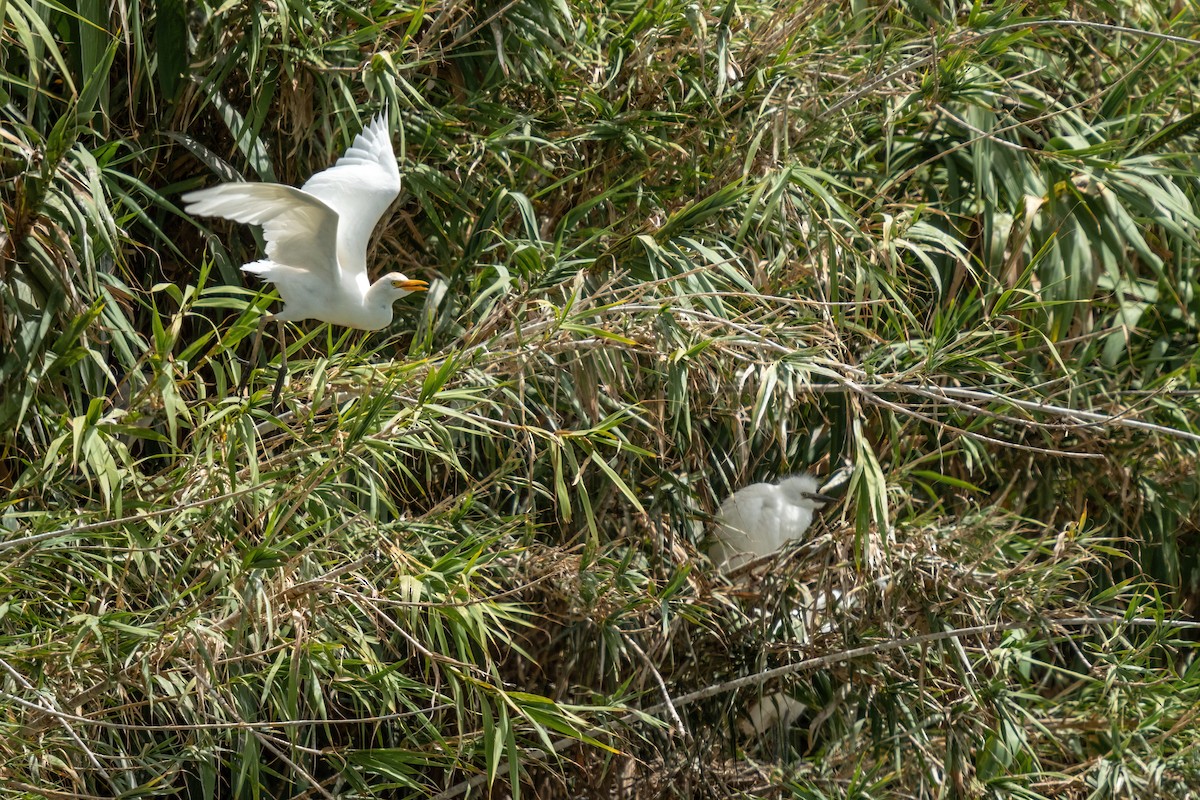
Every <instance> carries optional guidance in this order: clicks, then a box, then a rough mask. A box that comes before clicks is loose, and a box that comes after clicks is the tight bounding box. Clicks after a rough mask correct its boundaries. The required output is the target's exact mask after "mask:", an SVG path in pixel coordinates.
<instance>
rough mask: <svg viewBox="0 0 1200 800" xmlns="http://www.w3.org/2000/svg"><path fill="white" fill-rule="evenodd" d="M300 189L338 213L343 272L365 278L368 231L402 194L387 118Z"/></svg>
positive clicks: (380, 119) (374, 124) (376, 121)
mask: <svg viewBox="0 0 1200 800" xmlns="http://www.w3.org/2000/svg"><path fill="white" fill-rule="evenodd" d="M301 189H303V190H304V191H305V192H307V193H308V194H310V195H312V196H314V197H317V198H319V199H320V200H321V201H322V202H324V203H325V204H326V205H328V206H329V207H330V208H332V209H333V210H334V211H335V212H337V215H338V218H339V220H340V225H339V227H338V237H337V247H338V255H339V256H340V261H341V264H342V269H343V270H344V271H345V272H346V273H347V275H348V276H349V277H357V276H358V274H359V273H361V274H363V275H366V271H367V244H368V243H369V242H370V239H371V231H373V230H375V225H376V223H378V222H379V218H380V217H382V216H383V212H384V211H387V209H388V206H390V205H391V204H392V201H393V200H395V199H396V197H397V196H398V195H399V194H400V169H399V167H397V166H396V154H395V153H394V152H393V151H392V135H391V133H390V132H389V131H388V124H387V117H386V116H385V115H384V114H380V115H379V116H377V117H375V119H374V121H372V122H371V124H370V125H368V126H367V127H365V128H363V131H362V133H360V134H359V135H358V136H357V137H355V139H354V144H353V145H351V146H350V149H349V150H347V151H346V154H345V155H344V156H342V157H341V158H339V159H338V161H337V163H336V164H334V165H333V166H332V167H330V168H329V169H327V170H324V171H322V172H318V173H317V174H316V175H313V176H312V177H311V178H309V179H308V182H307V183H305V184H304V186H302V187H301Z"/></svg>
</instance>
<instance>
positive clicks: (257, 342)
mask: <svg viewBox="0 0 1200 800" xmlns="http://www.w3.org/2000/svg"><path fill="white" fill-rule="evenodd" d="M274 316H275V315H274V314H266V315H264V316H262V317H260V318H259V320H258V328H257V329H256V330H255V331H254V344H253V345H252V346H251V347H250V361H249V362H247V364H246V371H245V372H243V373H242V380H241V381H240V382H239V383H238V394H244V393H245V392H246V389H247V387H249V385H250V376H251V375H253V374H254V370H255V369H257V368H258V354H259V352H260V351H261V350H262V336H263V328H265V327H267V323H268V322H270V321H271V320H272V319H274Z"/></svg>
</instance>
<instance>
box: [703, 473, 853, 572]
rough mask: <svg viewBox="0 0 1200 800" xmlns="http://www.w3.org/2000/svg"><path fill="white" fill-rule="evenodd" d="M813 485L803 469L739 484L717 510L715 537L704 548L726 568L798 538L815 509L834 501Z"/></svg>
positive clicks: (810, 520) (770, 552)
mask: <svg viewBox="0 0 1200 800" xmlns="http://www.w3.org/2000/svg"><path fill="white" fill-rule="evenodd" d="M817 487H818V484H817V479H816V478H814V477H813V476H811V475H803V474H801V475H793V476H791V477H790V478H784V479H783V480H782V481H780V482H779V483H777V484H775V483H754V484H751V485H750V486H746V487H743V488H741V489H738V490H737V492H735V493H734V494H733V496H732V497H730V498H728V499H727V500H726V501H725V502H724V503H722V504H721V508H720V510H719V511H718V512H717V527H716V539H717V540H716V542H715V543H714V544H713V546H712V548H711V549H710V550H709V551H708V552H709V557H710V558H711V559H712V562H713V563H714V564H715V565H716V566H717V568H718V569H719V570H721V571H722V572H730V571H731V570H734V569H736V568H737V567H739V566H741V565H742V564H745V563H747V562H748V561H752V560H754V559H755V558H760V557H762V556H769V555H771V554H772V553H774V552H776V551H778V550H779V549H780V548H781V547H783V546H784V545H785V544H787V543H788V542H790V541H793V540H795V539H799V538H800V537H801V536H803V535H804V532H805V531H807V530H808V528H809V526H810V525H812V521H813V516H814V514H815V513H816V512H817V511H818V510H820V509H821V508H824V507H825V505H826V504H827V503H831V502H833V498H832V497H829V496H828V495H823V494H821V493H820V492H818V491H817Z"/></svg>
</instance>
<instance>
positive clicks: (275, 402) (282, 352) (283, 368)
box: [271, 320, 287, 408]
mask: <svg viewBox="0 0 1200 800" xmlns="http://www.w3.org/2000/svg"><path fill="white" fill-rule="evenodd" d="M285 377H287V342H285V341H284V339H283V320H279V374H278V375H276V376H275V388H274V389H272V390H271V407H272V408H279V397H280V395H282V394H283V379H284V378H285Z"/></svg>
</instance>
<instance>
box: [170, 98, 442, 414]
mask: <svg viewBox="0 0 1200 800" xmlns="http://www.w3.org/2000/svg"><path fill="white" fill-rule="evenodd" d="M399 194H400V170H399V168H398V167H397V165H396V156H395V153H393V151H392V138H391V135H390V134H389V132H388V125H387V119H386V116H385V114H382V113H381V114H380V115H379V116H377V117H375V119H374V121H373V122H371V124H370V125H368V126H367V127H366V128H364V129H363V131H362V133H360V134H359V135H358V136H357V137H356V138H355V139H354V144H353V145H351V146H350V149H349V150H347V151H346V154H345V155H344V156H342V157H341V158H339V159H338V161H337V163H336V164H334V165H333V166H332V167H330V168H329V169H327V170H324V171H322V172H318V173H317V174H315V175H313V176H312V177H311V178H309V179H308V181H307V182H306V183H305V184H304V185H303V186H301V187H300V188H299V189H296V188H294V187H292V186H284V185H282V184H278V183H244V182H237V183H222V184H218V185H216V186H212V187H209V188H207V189H200V190H198V191H194V192H188V193H187V194H185V195H183V200H184V201H185V202H186V203H187V206H185V208H184V210H185V211H187V212H188V213H189V214H196V215H199V216H206V217H224V218H225V219H231V220H234V221H235V222H243V223H246V224H249V225H261V226H262V229H263V238H264V239H265V240H266V243H267V247H266V251H267V252H266V258H264V259H262V260H260V261H253V262H251V263H249V264H245V265H243V266H242V270H243V271H244V272H250V273H253V274H255V275H258V276H259V277H260V278H262V279H263V280H267V281H270V282H272V283H274V284H275V288H276V289H277V290H278V291H279V296H280V297H281V298H282V299H283V302H284V306H283V309H282V310H281V311H279V312H278V313H276V314H272V315H269V316H267V317H265V318H264V319H263V320H262V323H260V325H259V334H260V335H261V333H262V325H263V324H265V323H266V322H268V321H270V320H275V321H277V322H279V323H280V332H281V335H282V329H283V322H285V321H299V320H305V319H315V320H320V321H322V322H328V323H330V324H332V325H341V326H342V327H346V328H358V329H360V330H367V331H374V330H379V329H381V328H386V327H387V326H388V325H389V324H391V321H392V304H393V303H394V302H395V301H396V300H399V299H400V298H401V297H404V296H405V295H408V294H411V293H413V292H422V291H425V290H426V289H428V288H429V286H428V284H427V283H425V281H419V280H410V279H409V278H407V277H406V276H405V275H403V274H402V273H399V272H389V273H388V274H387V275H384V276H383V277H382V278H380V279H379V280H377V281H375V282H374V283H372V282H371V280H370V278H368V277H367V244H368V242H369V241H370V238H371V232H372V231H373V230H374V229H375V225H376V223H378V222H379V218H380V217H382V216H383V212H385V211H387V209H388V206H390V205H391V204H392V201H393V200H395V199H396V197H397V196H398V195H399ZM257 349H258V337H256V338H255V348H254V350H255V354H254V355H253V356H251V363H253V361H254V359H255V358H256V357H257ZM285 355H286V351H285ZM282 361H283V360H282V359H281V366H280V373H279V379H278V381H277V382H276V390H275V391H276V398H277V396H278V392H279V390H280V388H282V382H283V375H284V371H285V369H286V367H285V365H284V364H283V363H282Z"/></svg>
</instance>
